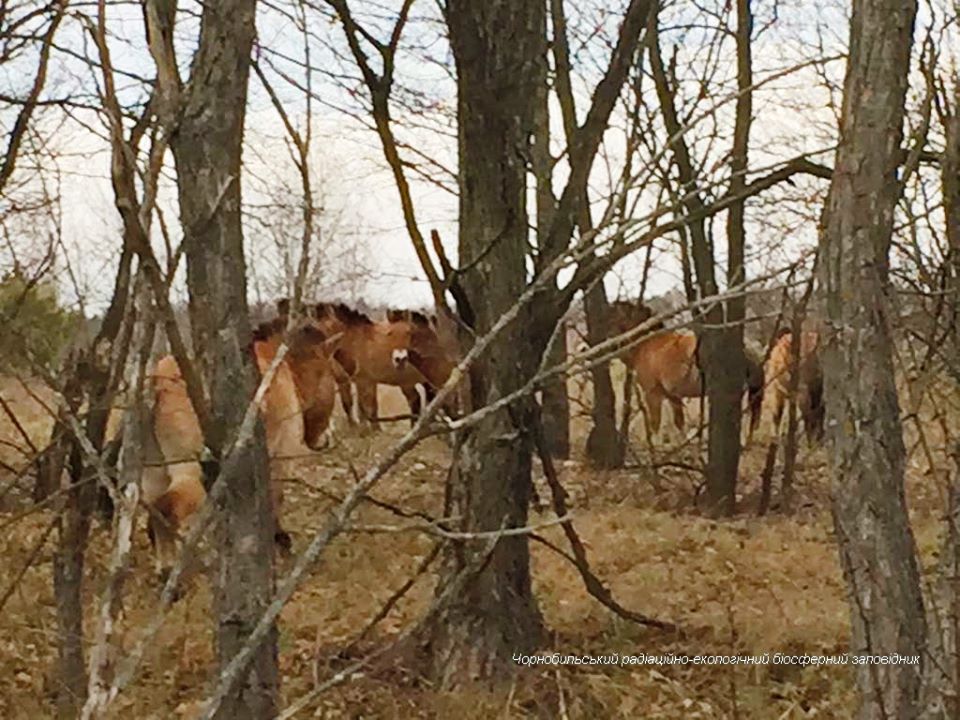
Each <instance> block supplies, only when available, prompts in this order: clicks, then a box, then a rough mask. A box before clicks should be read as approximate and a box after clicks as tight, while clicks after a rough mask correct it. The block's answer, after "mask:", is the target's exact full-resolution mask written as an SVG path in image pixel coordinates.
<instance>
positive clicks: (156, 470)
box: [141, 321, 339, 574]
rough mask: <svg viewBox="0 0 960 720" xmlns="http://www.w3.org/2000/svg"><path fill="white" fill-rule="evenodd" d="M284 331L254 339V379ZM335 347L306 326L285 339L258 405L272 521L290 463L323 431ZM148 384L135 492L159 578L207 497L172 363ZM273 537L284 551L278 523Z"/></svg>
mask: <svg viewBox="0 0 960 720" xmlns="http://www.w3.org/2000/svg"><path fill="white" fill-rule="evenodd" d="M283 328H284V323H282V322H278V321H274V322H272V323H267V324H264V325H262V326H260V327H259V328H258V329H257V330H256V332H255V333H254V337H253V351H254V354H255V356H256V361H257V367H258V369H259V371H260V373H261V374H262V373H265V372H266V371H267V369H268V368H269V367H270V365H271V363H272V362H273V359H274V358H275V357H276V353H277V350H278V348H279V345H280V342H281V339H282V336H283ZM338 340H339V338H336V337H334V338H330V339H328V338H327V337H326V336H325V335H324V334H323V333H322V332H321V331H319V330H318V329H316V328H313V327H310V326H307V327H303V328H300V329H298V330H296V331H294V332H293V333H291V337H290V338H289V351H288V353H287V356H286V357H285V358H284V360H283V361H282V362H280V364H279V365H278V366H277V370H276V373H275V375H274V377H273V381H272V382H271V384H270V387H269V388H268V389H267V391H266V393H265V394H264V398H263V400H262V402H261V405H260V412H261V415H262V417H263V421H264V426H265V429H266V437H267V451H268V453H269V455H270V476H271V488H270V494H271V502H272V504H273V508H274V517H275V518H278V517H279V515H278V511H279V508H280V503H281V500H282V492H281V484H280V483H281V480H283V479H287V478H289V477H292V473H293V467H292V464H293V463H294V462H295V458H297V457H298V456H302V455H304V454H305V450H306V448H305V447H304V445H305V444H308V445H311V446H315V445H316V444H318V443H319V438H320V436H321V435H322V434H323V432H324V430H326V427H327V425H328V424H329V421H330V415H331V413H332V410H333V400H334V394H335V389H334V388H335V385H334V381H333V377H332V371H331V358H330V354H331V352H332V351H333V350H334V348H335V345H336V343H337V342H338ZM152 380H153V399H154V405H153V415H152V431H153V432H152V433H151V434H150V436H149V438H148V448H147V449H148V464H147V467H146V468H145V469H144V474H143V478H142V481H141V485H142V489H143V499H144V502H145V503H146V504H147V505H148V507H150V508H151V510H152V512H151V516H150V520H149V523H148V531H149V533H150V537H151V539H152V540H153V542H154V546H155V549H156V553H157V567H158V570H159V572H160V573H161V574H163V573H165V572H167V571H169V569H170V568H171V567H172V566H173V561H174V559H175V553H176V537H177V534H178V533H179V531H180V530H181V529H184V528H185V527H186V526H187V524H188V521H189V520H190V518H191V517H192V516H193V515H194V513H195V512H196V511H197V509H198V508H199V507H200V505H201V504H202V503H203V501H204V499H205V498H206V491H205V490H204V486H203V482H202V470H201V466H200V459H201V456H202V453H203V435H202V434H201V431H200V424H199V422H198V420H197V416H196V414H195V413H194V410H193V405H192V404H191V402H190V398H189V396H188V395H187V388H186V383H185V382H184V380H183V376H182V374H181V373H180V368H179V366H178V365H177V362H176V360H175V359H174V358H173V357H172V356H167V357H164V358H162V359H161V360H160V361H159V362H157V365H156V367H155V368H154V371H153V374H152ZM275 537H276V540H277V543H278V545H280V546H282V547H289V543H290V537H289V535H288V534H287V533H286V532H284V531H283V530H282V529H281V528H280V525H279V520H278V521H277V528H276V536H275Z"/></svg>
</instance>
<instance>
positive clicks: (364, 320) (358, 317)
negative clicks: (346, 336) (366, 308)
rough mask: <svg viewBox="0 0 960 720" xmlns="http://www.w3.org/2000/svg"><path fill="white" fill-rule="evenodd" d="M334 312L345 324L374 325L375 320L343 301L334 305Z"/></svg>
mask: <svg viewBox="0 0 960 720" xmlns="http://www.w3.org/2000/svg"><path fill="white" fill-rule="evenodd" d="M333 313H334V315H335V316H336V317H337V319H338V320H340V321H341V322H342V323H343V324H344V325H352V326H358V325H373V320H371V319H370V318H368V317H367V316H366V315H364V314H363V313H362V312H360V311H359V310H354V309H353V308H351V307H348V306H347V305H345V304H343V303H336V304H335V305H333Z"/></svg>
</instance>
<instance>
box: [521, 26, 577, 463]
mask: <svg viewBox="0 0 960 720" xmlns="http://www.w3.org/2000/svg"><path fill="white" fill-rule="evenodd" d="M543 21H544V27H542V28H541V29H540V30H539V31H538V36H539V37H543V38H546V33H547V28H546V13H544V14H543ZM548 69H549V68H548V63H547V53H546V47H545V46H544V48H543V50H542V51H541V52H539V53H538V57H537V79H536V82H537V94H536V102H535V104H534V109H533V138H534V141H533V146H532V147H531V148H530V159H531V165H532V166H533V174H534V177H535V179H536V183H537V244H538V249H539V252H538V253H537V257H536V260H537V263H536V265H537V270H538V271H542V270H543V269H544V268H543V260H544V259H545V257H547V256H549V255H550V254H551V253H550V251H551V248H550V247H549V246H548V242H549V236H550V229H551V227H552V226H553V221H554V216H555V215H556V210H557V198H556V195H555V194H554V192H553V165H554V162H553V157H552V156H551V154H550V103H549V99H550V86H549V78H548ZM553 285H554V286H556V281H554V283H553ZM566 359H567V333H566V327H564V328H561V330H560V332H559V333H558V334H557V338H556V342H555V343H554V345H553V347H552V348H551V349H550V356H549V358H548V360H547V362H548V364H549V366H553V365H559V364H561V363H563V362H564V361H565V360H566ZM541 405H542V406H543V434H544V437H545V439H546V444H547V449H548V450H549V452H550V455H552V456H553V457H555V458H568V457H570V398H569V396H568V394H567V376H566V375H565V374H564V375H560V376H558V377H556V378H554V379H551V380H550V381H549V382H548V383H547V384H546V386H545V387H544V388H543V395H542V400H541Z"/></svg>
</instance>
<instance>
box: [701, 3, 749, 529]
mask: <svg viewBox="0 0 960 720" xmlns="http://www.w3.org/2000/svg"><path fill="white" fill-rule="evenodd" d="M752 29H753V16H752V13H751V10H750V0H737V90H738V91H739V95H737V108H736V119H735V123H734V133H733V149H732V151H731V153H730V170H731V173H732V177H731V180H730V190H729V192H730V194H731V195H736V194H739V193H742V192H743V189H744V187H745V186H746V184H747V178H746V172H747V160H748V149H749V144H750V125H751V120H752V113H753V92H752V90H751V86H752V85H753V70H752V65H753V63H752V58H751V48H750V45H751V31H752ZM745 204H746V203H745V201H743V200H741V201H739V202H736V203H734V204H733V205H731V206H730V210H729V211H728V214H727V287H728V288H731V287H736V286H737V285H740V284H741V283H743V281H744V280H745V270H744V265H743V256H744V247H745V245H746V229H745V227H744V206H745ZM711 261H712V258H711ZM698 277H699V273H698ZM725 310H726V317H725V325H724V327H723V328H720V329H717V330H715V331H714V330H711V331H710V332H709V333H708V334H707V336H706V337H707V338H709V341H708V342H707V343H705V346H706V348H707V352H706V353H705V357H706V359H707V364H706V369H707V373H706V375H707V382H706V385H707V388H706V389H707V398H708V401H709V403H710V441H709V445H708V450H707V503H708V505H709V507H710V509H711V510H712V511H713V512H715V513H717V514H723V515H730V514H733V512H734V510H735V506H736V497H737V476H738V472H739V468H740V434H741V433H740V425H741V420H742V418H743V411H742V398H743V388H744V379H745V378H746V376H747V366H746V358H745V357H744V354H743V321H744V318H745V317H746V301H745V299H744V298H743V297H736V298H731V299H730V300H728V301H727V302H726V306H725Z"/></svg>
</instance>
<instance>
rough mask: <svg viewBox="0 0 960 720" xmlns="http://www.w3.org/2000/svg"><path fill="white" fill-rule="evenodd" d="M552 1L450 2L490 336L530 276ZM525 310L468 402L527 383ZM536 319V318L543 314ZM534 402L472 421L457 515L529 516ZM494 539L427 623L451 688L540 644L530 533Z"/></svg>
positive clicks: (473, 375) (437, 674) (481, 330)
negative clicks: (536, 128)
mask: <svg viewBox="0 0 960 720" xmlns="http://www.w3.org/2000/svg"><path fill="white" fill-rule="evenodd" d="M542 13H543V7H542V4H541V3H540V2H538V1H537V0H488V1H487V2H484V3H475V2H468V1H467V0H450V2H449V3H448V6H447V19H448V24H449V29H450V42H451V46H452V48H453V53H454V58H455V60H456V65H457V70H458V98H459V102H458V113H459V123H460V132H459V135H460V161H459V167H460V217H459V224H460V248H459V250H460V252H459V257H460V260H461V264H462V265H463V266H464V267H466V268H469V270H467V271H466V272H464V273H463V275H462V278H461V279H462V285H463V289H464V291H465V292H466V294H467V295H468V297H469V300H470V305H471V308H472V309H473V311H474V314H475V323H476V327H475V328H474V329H475V331H476V333H477V334H478V335H483V334H485V333H486V332H487V331H488V330H489V329H490V327H491V326H492V325H493V324H494V322H496V320H497V319H498V318H499V317H500V316H501V315H502V314H503V313H504V312H505V311H506V310H507V309H509V308H510V307H511V306H512V305H513V304H514V303H515V302H516V300H517V298H518V297H519V296H520V294H521V293H522V291H523V288H524V286H525V283H526V268H525V266H526V248H527V242H528V240H527V207H526V168H525V163H524V159H523V156H522V153H524V151H525V149H526V148H527V146H528V141H527V135H528V132H529V129H530V127H531V119H532V117H531V113H532V111H533V103H534V99H535V97H536V87H535V84H536V79H537V72H536V67H535V65H536V63H537V62H538V53H539V52H542V48H543V43H544V41H543V38H542V36H541V35H540V34H539V31H538V29H539V28H542V27H543V23H544V21H543V18H542ZM532 320H533V318H532V317H531V313H529V312H527V313H523V314H522V316H521V317H520V318H518V319H517V321H515V322H514V323H512V324H511V325H510V326H509V327H508V328H507V329H506V330H505V331H504V332H503V333H501V334H500V335H499V336H498V338H497V339H496V340H495V341H494V343H493V344H492V345H491V347H490V350H489V352H488V353H487V354H485V355H484V357H483V358H482V359H480V360H479V361H478V362H477V363H476V364H475V365H474V366H473V368H472V369H471V372H470V395H471V398H470V402H471V405H472V407H473V408H474V409H475V408H479V407H482V406H484V405H486V404H488V403H490V402H492V401H494V400H496V399H497V398H499V397H502V396H503V395H505V394H507V393H509V392H511V391H513V390H515V389H517V388H518V387H519V386H520V385H521V384H522V383H523V381H524V379H525V378H528V377H530V375H531V373H532V372H533V371H534V370H535V367H536V365H537V363H538V361H539V354H540V352H542V350H543V348H544V347H545V344H546V338H534V337H531V335H532V333H531V329H532V327H533V323H532ZM537 324H538V325H539V323H537ZM531 421H532V412H531V405H530V401H529V400H524V401H521V402H517V403H514V404H512V405H511V406H510V407H508V408H506V409H504V410H501V411H499V412H497V413H495V414H493V415H491V416H489V417H488V418H487V419H486V420H484V421H483V422H481V423H479V424H478V425H477V426H476V427H475V428H473V429H472V430H471V431H469V432H468V433H467V435H466V437H465V439H464V442H463V445H462V447H461V449H460V452H459V455H458V457H457V458H456V460H455V463H456V466H455V468H454V472H453V478H452V485H451V490H450V492H451V495H450V502H451V504H450V512H451V514H453V515H455V516H458V517H460V518H461V523H460V529H462V530H464V531H473V532H476V531H496V530H498V529H499V528H501V527H522V526H524V525H525V524H526V522H527V508H528V504H529V498H530V490H531V477H530V470H531V460H532V447H533V439H532V435H531V433H532V427H531ZM484 545H485V543H477V542H465V543H462V544H459V545H456V546H454V547H453V548H452V549H451V551H450V552H449V553H448V554H447V556H446V558H445V563H444V571H443V576H442V578H441V582H440V589H439V591H438V592H440V593H442V592H443V590H444V588H445V587H446V586H447V585H448V584H450V583H452V582H454V581H455V580H456V578H457V577H458V576H459V574H460V573H461V572H463V571H464V569H465V568H469V567H476V566H482V570H481V571H480V572H479V574H478V575H477V576H476V577H475V578H474V579H472V580H471V581H469V582H468V583H467V584H465V585H464V586H463V587H462V590H461V591H460V592H458V593H455V595H454V597H453V598H451V600H450V604H449V606H448V608H447V609H446V610H445V613H444V614H443V616H442V617H441V618H439V619H438V621H436V622H434V623H433V624H432V626H431V628H429V629H428V632H429V634H430V637H429V639H428V640H427V647H428V650H429V653H430V664H431V670H432V675H433V677H434V679H435V680H436V681H437V682H438V683H439V684H440V685H441V686H442V687H452V686H455V685H457V684H459V683H460V682H462V681H464V680H468V679H477V678H486V677H491V676H496V675H498V674H502V673H505V672H508V671H509V668H511V667H512V666H513V663H512V662H511V657H512V655H513V653H515V652H529V651H531V650H532V649H533V648H534V647H536V645H537V644H538V643H539V642H540V640H541V638H542V633H543V623H542V619H541V616H540V612H539V610H538V608H537V603H536V600H535V599H534V597H533V593H532V590H531V586H530V566H529V548H528V546H527V537H526V536H525V535H518V536H513V537H507V538H503V539H501V540H500V542H499V543H498V544H497V545H496V547H495V548H494V549H493V551H492V555H491V557H490V558H489V559H488V560H487V561H486V562H485V563H484V562H483V558H478V553H480V554H482V553H484V552H485V548H484Z"/></svg>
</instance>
